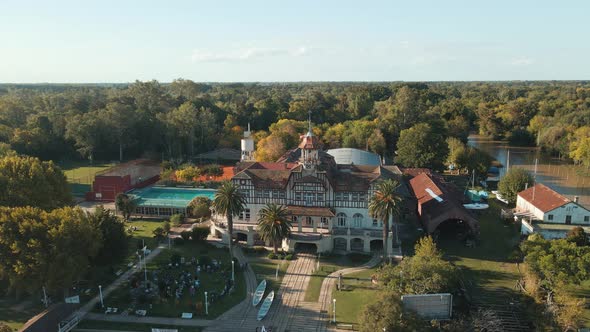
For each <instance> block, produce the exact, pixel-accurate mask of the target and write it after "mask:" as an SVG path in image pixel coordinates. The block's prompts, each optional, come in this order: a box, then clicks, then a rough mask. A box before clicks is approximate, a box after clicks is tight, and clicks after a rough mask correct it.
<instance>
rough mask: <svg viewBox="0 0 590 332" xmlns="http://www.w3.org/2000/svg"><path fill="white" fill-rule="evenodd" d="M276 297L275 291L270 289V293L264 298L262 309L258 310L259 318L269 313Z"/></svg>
mask: <svg viewBox="0 0 590 332" xmlns="http://www.w3.org/2000/svg"><path fill="white" fill-rule="evenodd" d="M274 298H275V291H270V293H268V295H267V296H266V298H265V299H264V302H262V305H261V306H260V310H258V317H257V319H258V320H263V319H264V317H266V314H268V310H269V309H270V305H271V304H272V301H273V300H274Z"/></svg>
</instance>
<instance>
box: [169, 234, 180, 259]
mask: <svg viewBox="0 0 590 332" xmlns="http://www.w3.org/2000/svg"><path fill="white" fill-rule="evenodd" d="M176 239H179V238H176ZM180 240H182V239H180ZM170 263H172V264H176V263H180V254H179V253H178V252H175V253H173V254H172V256H170Z"/></svg>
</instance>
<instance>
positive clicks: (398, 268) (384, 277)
mask: <svg viewBox="0 0 590 332" xmlns="http://www.w3.org/2000/svg"><path fill="white" fill-rule="evenodd" d="M456 274H457V273H456V269H455V267H454V266H453V265H452V264H451V263H449V262H447V261H445V260H444V259H443V257H442V253H441V252H440V251H439V250H438V249H437V248H436V244H435V243H434V241H433V240H432V238H431V237H429V236H428V237H424V238H422V239H420V240H419V241H418V243H416V246H415V254H414V256H412V257H409V258H406V259H404V260H403V261H402V262H401V263H400V264H399V265H395V266H392V265H387V266H384V267H383V268H382V269H381V270H380V271H379V273H378V278H379V280H380V281H382V282H383V284H385V285H386V286H387V287H388V288H389V289H391V290H393V291H395V292H398V293H400V294H432V293H443V292H452V291H453V290H454V289H453V286H454V282H455V281H456Z"/></svg>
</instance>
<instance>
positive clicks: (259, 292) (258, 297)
mask: <svg viewBox="0 0 590 332" xmlns="http://www.w3.org/2000/svg"><path fill="white" fill-rule="evenodd" d="M265 291H266V279H264V280H262V281H261V282H260V284H259V285H258V287H256V291H255V292H254V297H253V298H252V305H253V306H257V305H258V303H260V301H262V297H263V296H264V292H265Z"/></svg>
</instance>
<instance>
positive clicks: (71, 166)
mask: <svg viewBox="0 0 590 332" xmlns="http://www.w3.org/2000/svg"><path fill="white" fill-rule="evenodd" d="M58 165H59V167H61V169H62V170H63V171H64V173H65V175H66V178H67V179H68V182H69V184H70V188H71V189H72V195H73V196H78V197H82V196H84V194H85V193H86V192H88V191H90V188H91V186H92V181H94V175H95V174H96V173H98V172H100V171H104V170H105V169H108V168H110V167H112V166H113V165H114V164H113V163H101V162H95V163H94V164H92V165H90V164H89V163H88V162H87V161H85V162H71V161H68V162H60V163H58Z"/></svg>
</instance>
